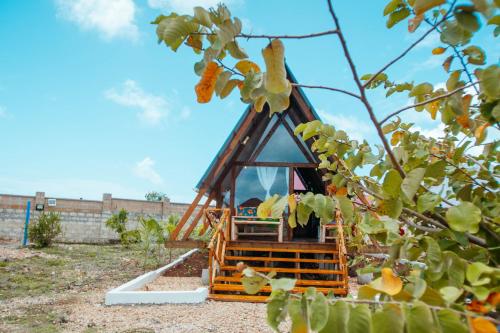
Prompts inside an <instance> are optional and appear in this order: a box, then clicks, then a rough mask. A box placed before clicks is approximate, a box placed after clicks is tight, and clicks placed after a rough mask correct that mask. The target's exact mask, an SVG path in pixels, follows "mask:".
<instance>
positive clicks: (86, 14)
mask: <svg viewBox="0 0 500 333" xmlns="http://www.w3.org/2000/svg"><path fill="white" fill-rule="evenodd" d="M56 7H57V13H58V15H59V16H60V17H62V18H64V19H66V20H68V21H70V22H74V23H76V24H77V25H79V26H80V27H81V28H82V29H84V30H97V31H98V32H99V33H100V34H101V36H102V37H103V38H104V39H108V40H109V39H112V38H116V37H122V38H128V39H132V40H136V39H137V37H138V35H139V29H138V27H137V25H136V24H135V13H136V6H135V3H134V1H133V0H56Z"/></svg>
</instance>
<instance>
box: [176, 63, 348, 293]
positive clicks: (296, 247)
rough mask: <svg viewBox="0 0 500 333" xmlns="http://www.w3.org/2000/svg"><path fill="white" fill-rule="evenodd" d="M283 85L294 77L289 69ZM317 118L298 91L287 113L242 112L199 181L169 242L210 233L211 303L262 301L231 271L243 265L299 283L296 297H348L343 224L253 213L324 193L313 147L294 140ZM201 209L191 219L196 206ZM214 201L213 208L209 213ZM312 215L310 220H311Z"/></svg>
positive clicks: (303, 95) (324, 185)
mask: <svg viewBox="0 0 500 333" xmlns="http://www.w3.org/2000/svg"><path fill="white" fill-rule="evenodd" d="M287 75H288V79H289V80H290V81H291V82H292V83H293V82H296V80H295V77H294V76H293V74H292V73H291V71H290V69H289V68H288V66H287ZM316 119H319V116H318V115H317V113H316V112H315V111H314V109H313V107H312V105H311V104H310V102H309V101H308V99H307V97H306V96H305V94H304V93H303V91H302V90H301V89H300V88H297V87H295V86H294V87H293V89H292V94H291V97H290V106H289V108H288V109H287V110H285V111H284V112H283V113H281V114H274V115H273V116H272V117H269V111H268V110H267V106H266V107H264V110H263V111H262V112H260V113H257V112H255V111H254V110H253V109H252V108H250V107H249V108H247V109H246V111H245V112H244V114H243V115H242V117H241V118H240V120H239V121H238V123H237V124H236V126H235V128H234V129H233V131H232V133H231V134H230V135H229V137H228V138H227V139H226V141H225V143H224V144H223V146H222V148H221V149H220V151H219V153H218V154H217V156H215V158H214V159H213V161H212V163H211V164H210V166H209V167H208V169H207V171H206V172H205V174H204V175H203V177H202V178H201V180H200V181H199V183H198V185H197V186H196V187H197V190H198V194H197V195H196V198H195V199H194V201H193V202H192V204H191V206H190V207H189V208H188V210H187V211H186V212H185V214H184V215H183V216H182V218H181V220H180V221H179V224H178V226H177V228H176V229H175V230H174V231H173V232H172V234H171V242H172V241H174V242H175V241H181V242H182V241H187V240H188V239H189V236H190V235H191V233H192V232H193V230H195V227H196V226H197V225H198V223H203V225H202V227H201V228H199V231H198V233H200V234H203V233H205V232H207V230H211V232H212V239H211V241H210V243H209V244H208V247H209V249H210V253H209V271H210V272H209V274H210V279H209V280H210V298H212V299H218V300H236V301H264V300H265V299H266V298H267V295H268V294H269V293H270V289H269V287H264V288H263V289H261V292H260V293H259V294H258V295H256V296H255V295H253V296H250V295H246V294H245V293H244V291H243V287H242V285H241V284H240V273H239V272H238V270H237V267H236V264H237V263H238V262H244V263H245V264H247V265H249V266H251V267H252V268H254V269H256V270H257V271H260V272H269V271H273V270H274V271H276V272H277V273H278V276H288V277H295V278H297V279H298V280H297V286H296V289H295V290H296V291H303V290H305V288H307V287H309V286H314V287H317V288H318V290H321V291H323V292H325V293H327V292H330V291H331V292H334V293H335V294H339V295H345V294H347V266H346V254H345V246H344V240H343V232H342V229H341V228H342V224H341V221H340V219H337V220H336V221H331V223H330V224H328V225H326V226H321V225H320V224H319V220H318V219H317V218H315V217H314V216H312V217H311V218H310V220H309V223H308V224H307V225H306V226H305V227H301V226H297V227H296V228H293V229H292V228H290V227H289V226H288V223H287V222H286V221H287V218H286V216H284V217H283V218H282V219H274V220H273V219H259V218H257V217H256V216H255V215H256V207H257V206H258V205H259V204H260V203H261V202H263V201H264V200H265V199H266V198H268V197H269V196H272V195H274V194H278V195H280V196H283V195H289V194H293V193H304V192H313V193H325V192H326V184H325V183H324V182H323V180H322V173H321V172H320V171H319V170H318V169H317V167H318V164H319V160H318V158H317V156H316V155H315V154H314V152H313V151H311V149H310V147H311V143H312V141H308V142H304V141H303V140H302V138H300V137H297V136H295V135H294V133H293V132H294V129H295V127H296V126H298V125H299V124H301V123H304V122H308V121H312V120H316ZM204 196H205V197H206V198H207V199H206V201H205V203H204V204H203V205H202V206H201V209H199V210H198V212H196V213H195V210H196V207H198V205H199V203H200V201H201V199H202V198H203V197H204ZM213 201H214V202H215V208H213V206H209V205H210V203H212V202H213ZM313 215H314V214H313Z"/></svg>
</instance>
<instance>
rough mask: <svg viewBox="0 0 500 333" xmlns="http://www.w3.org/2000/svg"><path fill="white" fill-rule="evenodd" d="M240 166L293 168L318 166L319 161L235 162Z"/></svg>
mask: <svg viewBox="0 0 500 333" xmlns="http://www.w3.org/2000/svg"><path fill="white" fill-rule="evenodd" d="M234 165H239V166H267V167H292V168H317V167H318V165H319V164H318V163H296V162H235V163H234Z"/></svg>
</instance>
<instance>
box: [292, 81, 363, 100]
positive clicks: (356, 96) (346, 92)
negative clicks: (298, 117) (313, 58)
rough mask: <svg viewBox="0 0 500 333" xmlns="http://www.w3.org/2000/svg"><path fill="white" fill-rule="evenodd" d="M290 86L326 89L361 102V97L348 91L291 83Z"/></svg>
mask: <svg viewBox="0 0 500 333" xmlns="http://www.w3.org/2000/svg"><path fill="white" fill-rule="evenodd" d="M292 86H295V87H301V88H310V89H326V90H331V91H336V92H340V93H343V94H346V95H350V96H352V97H354V98H357V99H359V100H361V96H359V95H357V94H355V93H353V92H351V91H348V90H344V89H339V88H333V87H327V86H312V85H308V84H299V83H292Z"/></svg>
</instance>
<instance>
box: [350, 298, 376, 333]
mask: <svg viewBox="0 0 500 333" xmlns="http://www.w3.org/2000/svg"><path fill="white" fill-rule="evenodd" d="M347 327H348V328H349V333H370V332H371V331H372V320H371V311H370V308H369V307H368V304H358V305H354V306H353V307H351V311H350V314H349V321H348V323H347Z"/></svg>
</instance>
